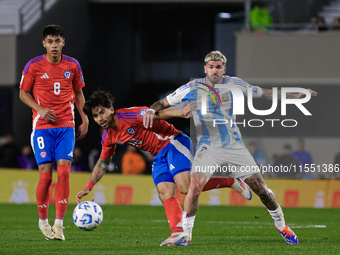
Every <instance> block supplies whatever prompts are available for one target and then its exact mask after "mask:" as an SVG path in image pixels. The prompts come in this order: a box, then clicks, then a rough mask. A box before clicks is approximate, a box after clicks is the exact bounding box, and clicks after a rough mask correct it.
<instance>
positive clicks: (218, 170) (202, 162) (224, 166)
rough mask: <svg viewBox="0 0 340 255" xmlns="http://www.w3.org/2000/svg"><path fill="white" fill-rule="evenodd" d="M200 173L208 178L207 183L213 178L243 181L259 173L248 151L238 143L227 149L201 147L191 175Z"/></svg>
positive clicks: (193, 163) (196, 155)
mask: <svg viewBox="0 0 340 255" xmlns="http://www.w3.org/2000/svg"><path fill="white" fill-rule="evenodd" d="M196 172H200V173H204V174H205V175H206V176H207V181H208V180H209V179H210V178H211V177H212V176H214V177H228V176H230V177H231V176H232V177H235V178H241V179H242V180H245V179H247V178H248V177H250V176H252V175H254V174H255V173H259V172H260V169H259V167H258V166H257V165H256V163H255V161H254V159H253V157H252V156H251V154H250V153H249V151H248V149H247V148H245V147H244V145H241V144H240V143H238V142H234V143H233V144H232V145H228V146H225V147H213V146H209V145H206V144H203V145H201V146H200V147H199V148H198V150H197V152H196V154H195V157H194V160H193V162H192V167H191V174H193V173H196Z"/></svg>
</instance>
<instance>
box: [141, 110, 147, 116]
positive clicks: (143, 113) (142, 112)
mask: <svg viewBox="0 0 340 255" xmlns="http://www.w3.org/2000/svg"><path fill="white" fill-rule="evenodd" d="M146 111H147V110H146V109H143V110H140V112H139V117H143V116H144V115H145V113H146Z"/></svg>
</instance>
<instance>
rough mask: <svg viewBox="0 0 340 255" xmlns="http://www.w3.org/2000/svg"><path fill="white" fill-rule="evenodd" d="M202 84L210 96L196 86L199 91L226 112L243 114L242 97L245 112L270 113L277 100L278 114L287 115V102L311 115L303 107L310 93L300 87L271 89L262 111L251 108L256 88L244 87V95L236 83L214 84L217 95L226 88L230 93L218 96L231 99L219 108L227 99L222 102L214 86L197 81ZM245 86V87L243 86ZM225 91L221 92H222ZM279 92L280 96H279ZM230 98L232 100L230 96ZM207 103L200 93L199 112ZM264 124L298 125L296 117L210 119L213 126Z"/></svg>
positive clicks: (272, 111) (272, 125)
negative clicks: (241, 119) (268, 101)
mask: <svg viewBox="0 0 340 255" xmlns="http://www.w3.org/2000/svg"><path fill="white" fill-rule="evenodd" d="M200 84H202V85H204V86H205V87H206V88H208V89H210V90H211V91H212V92H213V93H214V95H213V94H212V93H211V92H210V91H209V90H208V89H205V88H200V87H199V89H201V90H203V91H205V92H206V93H207V94H208V95H209V96H210V98H211V102H213V103H214V104H215V106H217V105H218V104H220V108H221V109H222V111H223V109H224V110H226V111H229V110H230V109H232V114H233V115H244V114H245V98H246V105H247V107H248V109H249V111H250V112H251V113H252V114H254V115H257V116H269V115H271V114H272V113H274V112H275V111H276V109H277V107H278V104H279V102H280V104H281V116H286V115H287V105H295V107H297V108H298V109H299V110H300V111H301V112H302V113H303V114H304V115H305V116H311V115H312V114H311V113H310V112H309V111H308V110H307V109H306V107H305V106H304V105H303V104H305V103H307V102H308V101H309V100H310V99H311V93H310V91H309V90H307V89H304V88H297V87H283V88H281V91H280V92H281V93H279V90H278V88H277V87H274V88H272V105H271V107H270V108H269V109H266V110H259V109H256V108H255V107H254V103H253V92H255V93H257V89H258V88H257V87H252V88H249V87H248V88H246V90H247V96H245V95H244V91H242V89H241V88H240V86H237V85H230V84H228V85H216V86H215V88H216V89H219V91H220V94H221V91H223V90H228V91H230V93H231V97H224V96H222V98H229V100H231V102H229V104H230V106H229V108H228V106H225V107H223V104H226V103H228V102H224V101H223V100H221V98H220V95H219V94H218V93H217V91H216V89H215V88H213V87H212V86H209V85H208V84H205V83H200ZM243 89H245V88H243ZM222 93H225V92H222ZM279 95H280V96H281V97H280V98H279ZM288 95H295V96H296V98H290V97H289V96H288ZM297 95H302V96H301V97H300V98H298V97H297ZM231 98H232V99H231ZM216 99H218V100H216ZM208 105H209V102H208V101H207V97H206V96H202V98H201V112H202V114H203V115H206V114H207V107H208ZM265 123H268V124H269V125H271V127H274V126H275V124H278V123H280V125H281V126H282V127H296V126H297V125H298V121H297V120H296V119H270V118H266V119H249V120H245V119H243V121H239V122H236V121H235V120H234V118H232V117H230V118H214V119H213V126H214V127H216V126H217V125H230V126H231V127H232V126H233V125H234V124H237V125H242V126H244V127H247V126H248V127H262V126H264V125H265Z"/></svg>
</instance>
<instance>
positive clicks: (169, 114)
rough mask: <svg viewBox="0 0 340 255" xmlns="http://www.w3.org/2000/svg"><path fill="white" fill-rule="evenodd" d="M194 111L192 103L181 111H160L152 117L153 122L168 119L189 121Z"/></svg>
mask: <svg viewBox="0 0 340 255" xmlns="http://www.w3.org/2000/svg"><path fill="white" fill-rule="evenodd" d="M195 110H196V107H195V106H194V104H193V103H189V104H187V105H186V106H184V107H183V108H182V109H169V110H160V111H159V112H158V113H157V114H156V115H155V116H154V121H157V120H167V119H170V118H184V119H189V118H190V117H191V116H192V114H191V111H195Z"/></svg>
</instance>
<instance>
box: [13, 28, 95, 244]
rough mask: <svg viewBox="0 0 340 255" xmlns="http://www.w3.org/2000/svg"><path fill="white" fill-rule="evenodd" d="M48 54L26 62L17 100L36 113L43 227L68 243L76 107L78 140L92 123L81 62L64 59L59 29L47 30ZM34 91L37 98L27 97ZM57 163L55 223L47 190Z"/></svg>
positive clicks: (34, 130)
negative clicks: (66, 222)
mask: <svg viewBox="0 0 340 255" xmlns="http://www.w3.org/2000/svg"><path fill="white" fill-rule="evenodd" d="M42 43H43V46H44V47H45V49H46V54H44V55H41V56H38V57H35V58H33V59H31V60H30V61H28V63H27V64H26V66H25V68H24V70H23V72H22V78H21V82H20V94H19V97H20V99H21V101H22V102H24V103H25V104H26V105H27V106H29V107H30V108H32V112H33V128H32V133H31V145H32V148H33V151H34V155H35V159H36V161H37V164H38V168H39V175H40V179H39V183H38V187H37V190H36V198H37V204H38V213H39V228H40V230H41V231H42V233H43V234H44V236H45V238H46V239H48V240H50V239H58V240H65V236H64V233H63V228H64V227H63V219H64V215H65V212H66V209H67V204H68V198H69V193H70V182H69V178H70V170H71V162H72V157H73V150H74V144H75V131H74V128H75V124H74V108H75V107H74V103H76V107H77V110H78V112H79V114H80V116H81V119H82V124H81V125H80V126H79V128H78V132H77V140H78V139H82V138H83V137H84V136H85V135H86V133H87V130H88V118H87V116H86V114H84V112H83V106H84V103H85V99H84V95H83V91H82V88H83V87H84V86H85V83H84V79H83V73H82V70H81V67H80V65H79V63H78V61H77V60H76V59H74V58H71V57H69V56H66V55H63V54H62V53H61V52H62V48H63V47H64V45H65V38H64V31H63V29H62V28H61V27H60V26H58V25H48V26H46V27H45V28H44V30H43V41H42ZM31 91H32V92H33V95H34V98H33V97H32V96H31V95H30V94H29V93H30V92H31ZM54 162H56V165H57V174H58V183H57V187H56V191H55V197H56V220H55V222H54V225H53V228H52V227H51V226H50V224H49V223H48V217H47V216H48V207H49V188H50V185H51V182H52V168H53V163H54Z"/></svg>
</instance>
